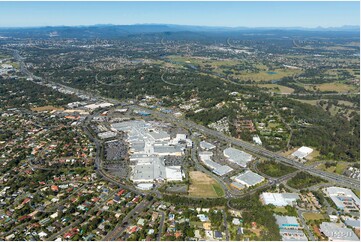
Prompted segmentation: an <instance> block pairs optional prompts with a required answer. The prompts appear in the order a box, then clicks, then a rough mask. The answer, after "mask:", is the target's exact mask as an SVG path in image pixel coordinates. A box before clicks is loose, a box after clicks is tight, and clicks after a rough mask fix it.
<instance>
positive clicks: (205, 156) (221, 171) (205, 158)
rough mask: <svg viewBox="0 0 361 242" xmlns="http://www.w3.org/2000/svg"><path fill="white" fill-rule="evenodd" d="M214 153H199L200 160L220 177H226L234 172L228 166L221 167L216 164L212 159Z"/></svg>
mask: <svg viewBox="0 0 361 242" xmlns="http://www.w3.org/2000/svg"><path fill="white" fill-rule="evenodd" d="M212 155H213V153H212V152H210V151H203V152H200V153H199V158H200V159H201V161H202V162H203V163H204V164H205V165H206V166H207V167H208V168H209V169H211V170H212V172H213V173H215V174H216V175H218V176H224V175H225V174H227V173H229V172H231V171H233V169H232V168H231V167H229V166H227V165H221V164H218V163H216V162H214V161H213V160H212V159H211V157H212Z"/></svg>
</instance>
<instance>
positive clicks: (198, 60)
mask: <svg viewBox="0 0 361 242" xmlns="http://www.w3.org/2000/svg"><path fill="white" fill-rule="evenodd" d="M168 58H169V59H170V60H172V61H174V62H179V63H180V64H194V65H200V66H205V65H210V66H212V67H213V68H217V67H219V66H232V65H237V64H240V63H242V62H241V61H237V60H213V59H210V58H205V57H185V56H184V57H183V56H174V55H172V56H168Z"/></svg>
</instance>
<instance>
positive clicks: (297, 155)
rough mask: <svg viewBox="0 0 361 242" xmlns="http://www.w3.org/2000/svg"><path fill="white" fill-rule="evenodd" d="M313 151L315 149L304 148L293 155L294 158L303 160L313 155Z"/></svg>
mask: <svg viewBox="0 0 361 242" xmlns="http://www.w3.org/2000/svg"><path fill="white" fill-rule="evenodd" d="M312 151H313V149H311V148H309V147H306V146H302V147H301V148H299V149H298V150H296V151H295V152H293V153H292V156H293V157H295V158H298V159H303V158H306V157H307V156H308V155H309V154H311V153H312Z"/></svg>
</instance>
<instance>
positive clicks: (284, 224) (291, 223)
mask: <svg viewBox="0 0 361 242" xmlns="http://www.w3.org/2000/svg"><path fill="white" fill-rule="evenodd" d="M275 218H276V223H277V224H278V227H279V228H280V229H302V227H301V225H300V224H299V222H298V221H297V218H296V217H292V216H280V215H275Z"/></svg>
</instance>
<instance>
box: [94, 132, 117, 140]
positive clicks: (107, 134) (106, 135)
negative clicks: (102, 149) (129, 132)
mask: <svg viewBox="0 0 361 242" xmlns="http://www.w3.org/2000/svg"><path fill="white" fill-rule="evenodd" d="M115 136H117V133H115V132H112V131H106V132H102V133H99V134H98V137H99V138H100V139H109V138H114V137H115Z"/></svg>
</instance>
